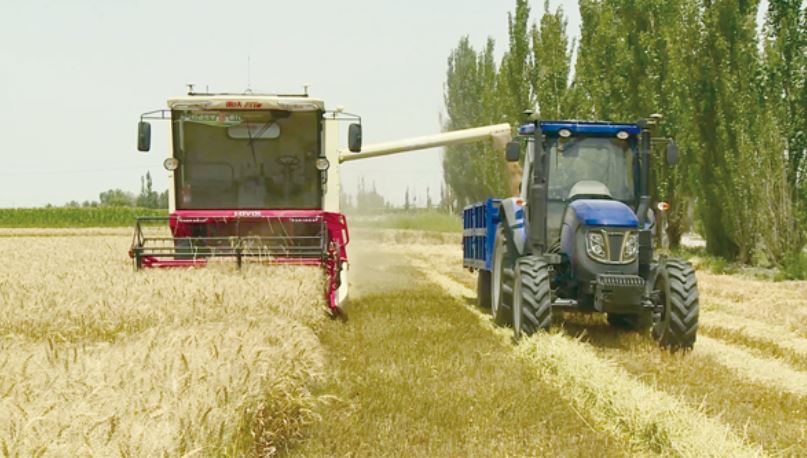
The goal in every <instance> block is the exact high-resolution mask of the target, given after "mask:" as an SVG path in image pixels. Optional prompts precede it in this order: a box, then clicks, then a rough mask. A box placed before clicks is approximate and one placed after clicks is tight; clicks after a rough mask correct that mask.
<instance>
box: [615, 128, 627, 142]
mask: <svg viewBox="0 0 807 458" xmlns="http://www.w3.org/2000/svg"><path fill="white" fill-rule="evenodd" d="M616 138H618V139H620V140H627V139H628V133H627V132H625V131H624V130H620V131H619V132H617V133H616Z"/></svg>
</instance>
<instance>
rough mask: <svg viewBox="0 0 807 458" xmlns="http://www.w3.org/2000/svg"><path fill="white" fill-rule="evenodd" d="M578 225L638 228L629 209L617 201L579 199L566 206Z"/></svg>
mask: <svg viewBox="0 0 807 458" xmlns="http://www.w3.org/2000/svg"><path fill="white" fill-rule="evenodd" d="M567 211H568V212H572V213H573V214H574V216H575V218H576V219H577V221H578V223H580V224H583V225H586V226H610V227H639V220H638V219H637V218H636V214H635V213H633V210H631V208H630V207H628V206H627V205H625V204H623V203H622V202H619V201H617V200H607V199H580V200H575V201H573V202H572V203H570V204H569V206H568V210H567Z"/></svg>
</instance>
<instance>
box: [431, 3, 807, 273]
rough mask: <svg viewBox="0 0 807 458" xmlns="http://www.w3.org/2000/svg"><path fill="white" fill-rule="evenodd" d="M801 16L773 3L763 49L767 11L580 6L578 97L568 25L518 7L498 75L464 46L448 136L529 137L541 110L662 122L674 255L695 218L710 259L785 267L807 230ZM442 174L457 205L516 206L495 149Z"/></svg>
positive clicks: (453, 161)
mask: <svg viewBox="0 0 807 458" xmlns="http://www.w3.org/2000/svg"><path fill="white" fill-rule="evenodd" d="M803 3H804V2H803V1H800V0H770V1H769V2H768V10H767V12H766V13H767V16H766V22H765V28H764V40H763V41H762V42H760V38H761V37H759V36H758V33H757V30H756V16H757V12H758V9H759V5H760V3H759V0H667V1H664V2H658V1H654V0H580V2H579V7H580V14H581V19H582V25H581V35H580V39H579V44H578V48H577V60H576V61H575V63H574V65H575V67H574V68H575V78H574V82H573V83H572V84H571V86H569V85H568V80H569V70H570V66H571V55H572V48H573V47H574V44H572V45H571V46H570V45H569V40H568V36H567V34H566V25H565V19H564V17H563V14H562V12H561V11H557V12H555V13H551V12H550V11H549V8H548V5H547V4H545V5H544V12H543V15H542V17H541V18H540V20H539V21H538V22H537V23H534V24H532V26H531V27H530V20H529V14H530V9H529V5H528V2H527V1H525V0H516V2H515V10H514V12H513V13H511V14H509V15H508V31H509V43H508V46H507V47H506V52H505V54H504V57H503V58H502V61H501V63H500V65H499V68H498V69H497V68H496V65H495V63H494V61H493V59H492V54H493V44H492V42H488V45H487V47H486V48H485V49H484V50H483V51H481V52H479V53H477V52H476V51H475V50H474V49H473V48H472V47H471V46H470V44H469V43H468V39H467V38H464V39H462V40H461V41H460V43H459V46H458V47H457V48H456V49H455V50H454V51H452V53H451V56H450V57H449V62H448V63H449V65H448V67H449V68H448V74H447V80H446V86H445V103H446V113H447V114H448V122H446V123H445V127H446V128H447V129H456V128H463V127H470V126H474V125H482V124H488V123H491V122H496V121H498V120H502V119H504V120H507V121H508V122H511V123H513V124H517V123H518V122H520V121H521V119H522V118H521V112H522V110H524V109H525V108H529V107H532V106H536V105H537V107H538V108H539V113H540V117H541V118H542V119H550V118H560V119H563V118H578V119H596V120H604V121H627V122H632V121H635V120H637V119H639V118H643V117H646V116H648V115H650V114H652V113H662V114H663V115H664V122H663V123H662V126H661V128H660V130H659V131H657V132H656V134H657V136H658V137H662V138H663V137H674V138H675V140H676V142H677V144H678V145H679V158H680V160H679V164H678V165H677V166H676V167H675V168H670V167H669V166H668V165H667V164H666V163H665V161H664V160H663V154H659V153H663V149H657V151H656V153H655V154H654V160H653V164H652V174H653V177H652V178H653V180H652V182H653V183H654V190H655V194H656V195H655V198H656V200H665V201H667V202H669V203H670V204H671V207H672V209H671V211H670V212H669V214H668V215H667V218H666V219H667V221H668V224H667V227H666V231H667V235H668V239H669V240H670V241H671V244H672V245H673V246H676V245H677V244H678V243H679V241H680V238H681V235H682V234H683V232H685V231H686V230H687V229H688V228H689V226H690V221H689V220H690V217H689V214H690V212H689V211H688V210H689V209H690V208H691V207H694V208H695V209H696V213H695V214H696V217H697V223H698V227H699V229H700V230H701V232H702V233H703V235H704V237H705V238H706V240H707V249H708V251H709V252H710V253H712V254H715V255H718V256H722V257H724V258H727V259H731V260H740V261H743V262H750V261H752V260H754V259H758V258H759V256H758V255H760V254H762V255H764V258H766V259H767V260H769V261H771V262H773V263H776V264H782V263H783V262H784V260H785V259H786V258H788V256H790V255H789V253H792V252H795V251H798V250H800V248H801V247H802V246H803V237H802V234H803V232H802V231H803V228H804V224H807V118H806V116H807V113H806V111H807V84H805V78H807V69H805V66H806V65H807V51H806V50H805V47H806V46H807V38H806V37H807V27H806V26H805V24H807V9H805V7H804V5H803ZM760 44H762V46H761V47H760ZM760 49H761V52H760ZM444 163H445V179H446V183H447V185H448V187H447V190H448V191H450V193H451V194H452V196H453V198H454V199H455V201H454V202H452V205H454V204H457V206H459V207H460V208H461V206H462V205H465V204H467V203H470V202H473V201H477V200H480V199H483V198H485V197H487V196H489V195H506V194H507V190H506V189H504V188H506V184H505V183H506V181H507V174H506V173H504V170H505V168H504V167H503V164H502V160H501V158H500V157H499V156H498V155H494V154H493V153H492V152H489V151H487V150H484V147H481V146H479V147H461V148H452V149H449V151H448V152H447V154H446V157H445V159H444ZM441 194H442V193H441ZM457 206H455V207H454V208H457ZM799 212H801V215H802V218H801V221H802V225H801V226H800V225H799V224H798V222H799V219H798V218H797V217H796V215H797V214H798V213H799Z"/></svg>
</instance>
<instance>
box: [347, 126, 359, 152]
mask: <svg viewBox="0 0 807 458" xmlns="http://www.w3.org/2000/svg"><path fill="white" fill-rule="evenodd" d="M347 147H348V149H349V150H350V151H352V152H354V153H358V152H359V151H361V124H351V125H350V127H349V128H348V131H347Z"/></svg>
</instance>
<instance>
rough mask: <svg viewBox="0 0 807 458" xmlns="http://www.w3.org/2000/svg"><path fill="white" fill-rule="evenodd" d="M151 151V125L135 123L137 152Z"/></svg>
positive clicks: (142, 122)
mask: <svg viewBox="0 0 807 458" xmlns="http://www.w3.org/2000/svg"><path fill="white" fill-rule="evenodd" d="M150 149H151V124H149V123H147V122H145V121H140V122H139V123H137V150H138V151H148V150H150Z"/></svg>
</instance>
